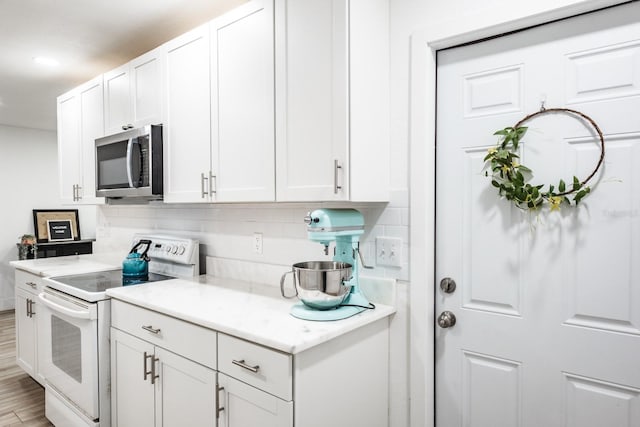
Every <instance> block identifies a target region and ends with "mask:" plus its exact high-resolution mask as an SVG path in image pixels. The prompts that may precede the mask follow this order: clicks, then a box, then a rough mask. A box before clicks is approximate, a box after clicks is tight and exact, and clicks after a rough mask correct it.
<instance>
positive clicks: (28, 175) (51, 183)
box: [0, 125, 95, 310]
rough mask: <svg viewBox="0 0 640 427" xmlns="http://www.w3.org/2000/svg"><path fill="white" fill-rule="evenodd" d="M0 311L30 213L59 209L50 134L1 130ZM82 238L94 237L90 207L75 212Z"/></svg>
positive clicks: (10, 295)
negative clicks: (12, 264)
mask: <svg viewBox="0 0 640 427" xmlns="http://www.w3.org/2000/svg"><path fill="white" fill-rule="evenodd" d="M0 186H1V187H0V189H1V190H0V196H1V197H2V214H0V221H1V222H2V227H0V310H7V309H12V308H13V307H14V305H15V301H14V296H15V294H14V289H13V287H14V269H13V267H11V266H10V265H9V261H13V260H16V259H18V251H17V248H16V243H18V238H19V237H20V236H22V235H23V234H34V230H33V209H59V208H61V207H62V206H61V205H60V197H59V194H58V148H57V139H56V133H55V132H53V131H46V130H37V129H27V128H20V127H13V126H4V125H0ZM78 214H79V216H80V231H81V233H82V237H83V238H84V237H87V238H90V237H94V236H95V207H93V206H91V207H84V208H80V209H79V213H78Z"/></svg>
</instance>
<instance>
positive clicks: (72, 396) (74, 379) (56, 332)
mask: <svg viewBox="0 0 640 427" xmlns="http://www.w3.org/2000/svg"><path fill="white" fill-rule="evenodd" d="M38 299H39V300H40V303H41V304H40V307H41V308H40V313H39V319H40V321H41V322H42V323H41V324H40V325H39V327H40V328H41V329H39V331H42V335H40V337H39V338H40V344H41V345H42V346H43V347H44V348H43V349H42V351H41V353H40V354H41V356H42V359H43V360H42V361H43V368H42V371H43V374H44V377H45V380H46V382H47V385H51V386H53V387H54V388H55V389H56V390H57V391H58V392H59V393H60V394H62V395H64V396H65V397H66V398H67V399H68V400H69V401H70V402H72V403H73V404H74V406H76V407H78V409H80V410H81V411H82V412H84V413H85V414H86V415H87V417H89V418H90V419H94V420H95V419H97V418H98V417H99V404H98V402H99V400H98V306H97V304H96V303H88V302H85V301H82V300H79V299H77V298H74V297H71V296H69V295H67V294H63V293H61V292H58V291H55V290H53V289H50V288H45V289H44V291H43V292H42V293H40V294H39V295H38Z"/></svg>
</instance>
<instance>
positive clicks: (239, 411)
mask: <svg viewBox="0 0 640 427" xmlns="http://www.w3.org/2000/svg"><path fill="white" fill-rule="evenodd" d="M218 385H219V387H220V391H221V392H220V406H221V407H223V408H224V410H222V411H221V412H220V420H219V423H218V425H219V427H248V426H260V427H292V426H293V402H285V401H284V400H282V399H279V398H277V397H275V396H273V395H271V394H269V393H266V392H264V391H262V390H258V389H257V388H255V387H252V386H250V385H248V384H245V383H243V382H241V381H238V380H236V379H234V378H231V377H229V376H227V375H225V374H222V373H218Z"/></svg>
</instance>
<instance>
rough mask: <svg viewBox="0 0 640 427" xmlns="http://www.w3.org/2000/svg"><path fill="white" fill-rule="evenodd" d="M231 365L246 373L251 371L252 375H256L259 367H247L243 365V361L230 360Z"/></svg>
mask: <svg viewBox="0 0 640 427" xmlns="http://www.w3.org/2000/svg"><path fill="white" fill-rule="evenodd" d="M231 363H233V364H234V365H236V366H240V367H241V368H244V369H246V370H247V371H251V372H253V373H254V374H255V373H257V372H258V370H259V369H260V365H255V366H251V365H247V364H246V363H245V361H244V359H242V360H232V361H231Z"/></svg>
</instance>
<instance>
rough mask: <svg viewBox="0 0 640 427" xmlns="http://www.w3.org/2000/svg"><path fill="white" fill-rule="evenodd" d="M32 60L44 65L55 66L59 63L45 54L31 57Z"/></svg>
mask: <svg viewBox="0 0 640 427" xmlns="http://www.w3.org/2000/svg"><path fill="white" fill-rule="evenodd" d="M33 61H34V62H35V63H36V64H40V65H44V66H46V67H57V66H58V65H60V62H58V60H56V59H53V58H48V57H46V56H36V57H34V58H33Z"/></svg>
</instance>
